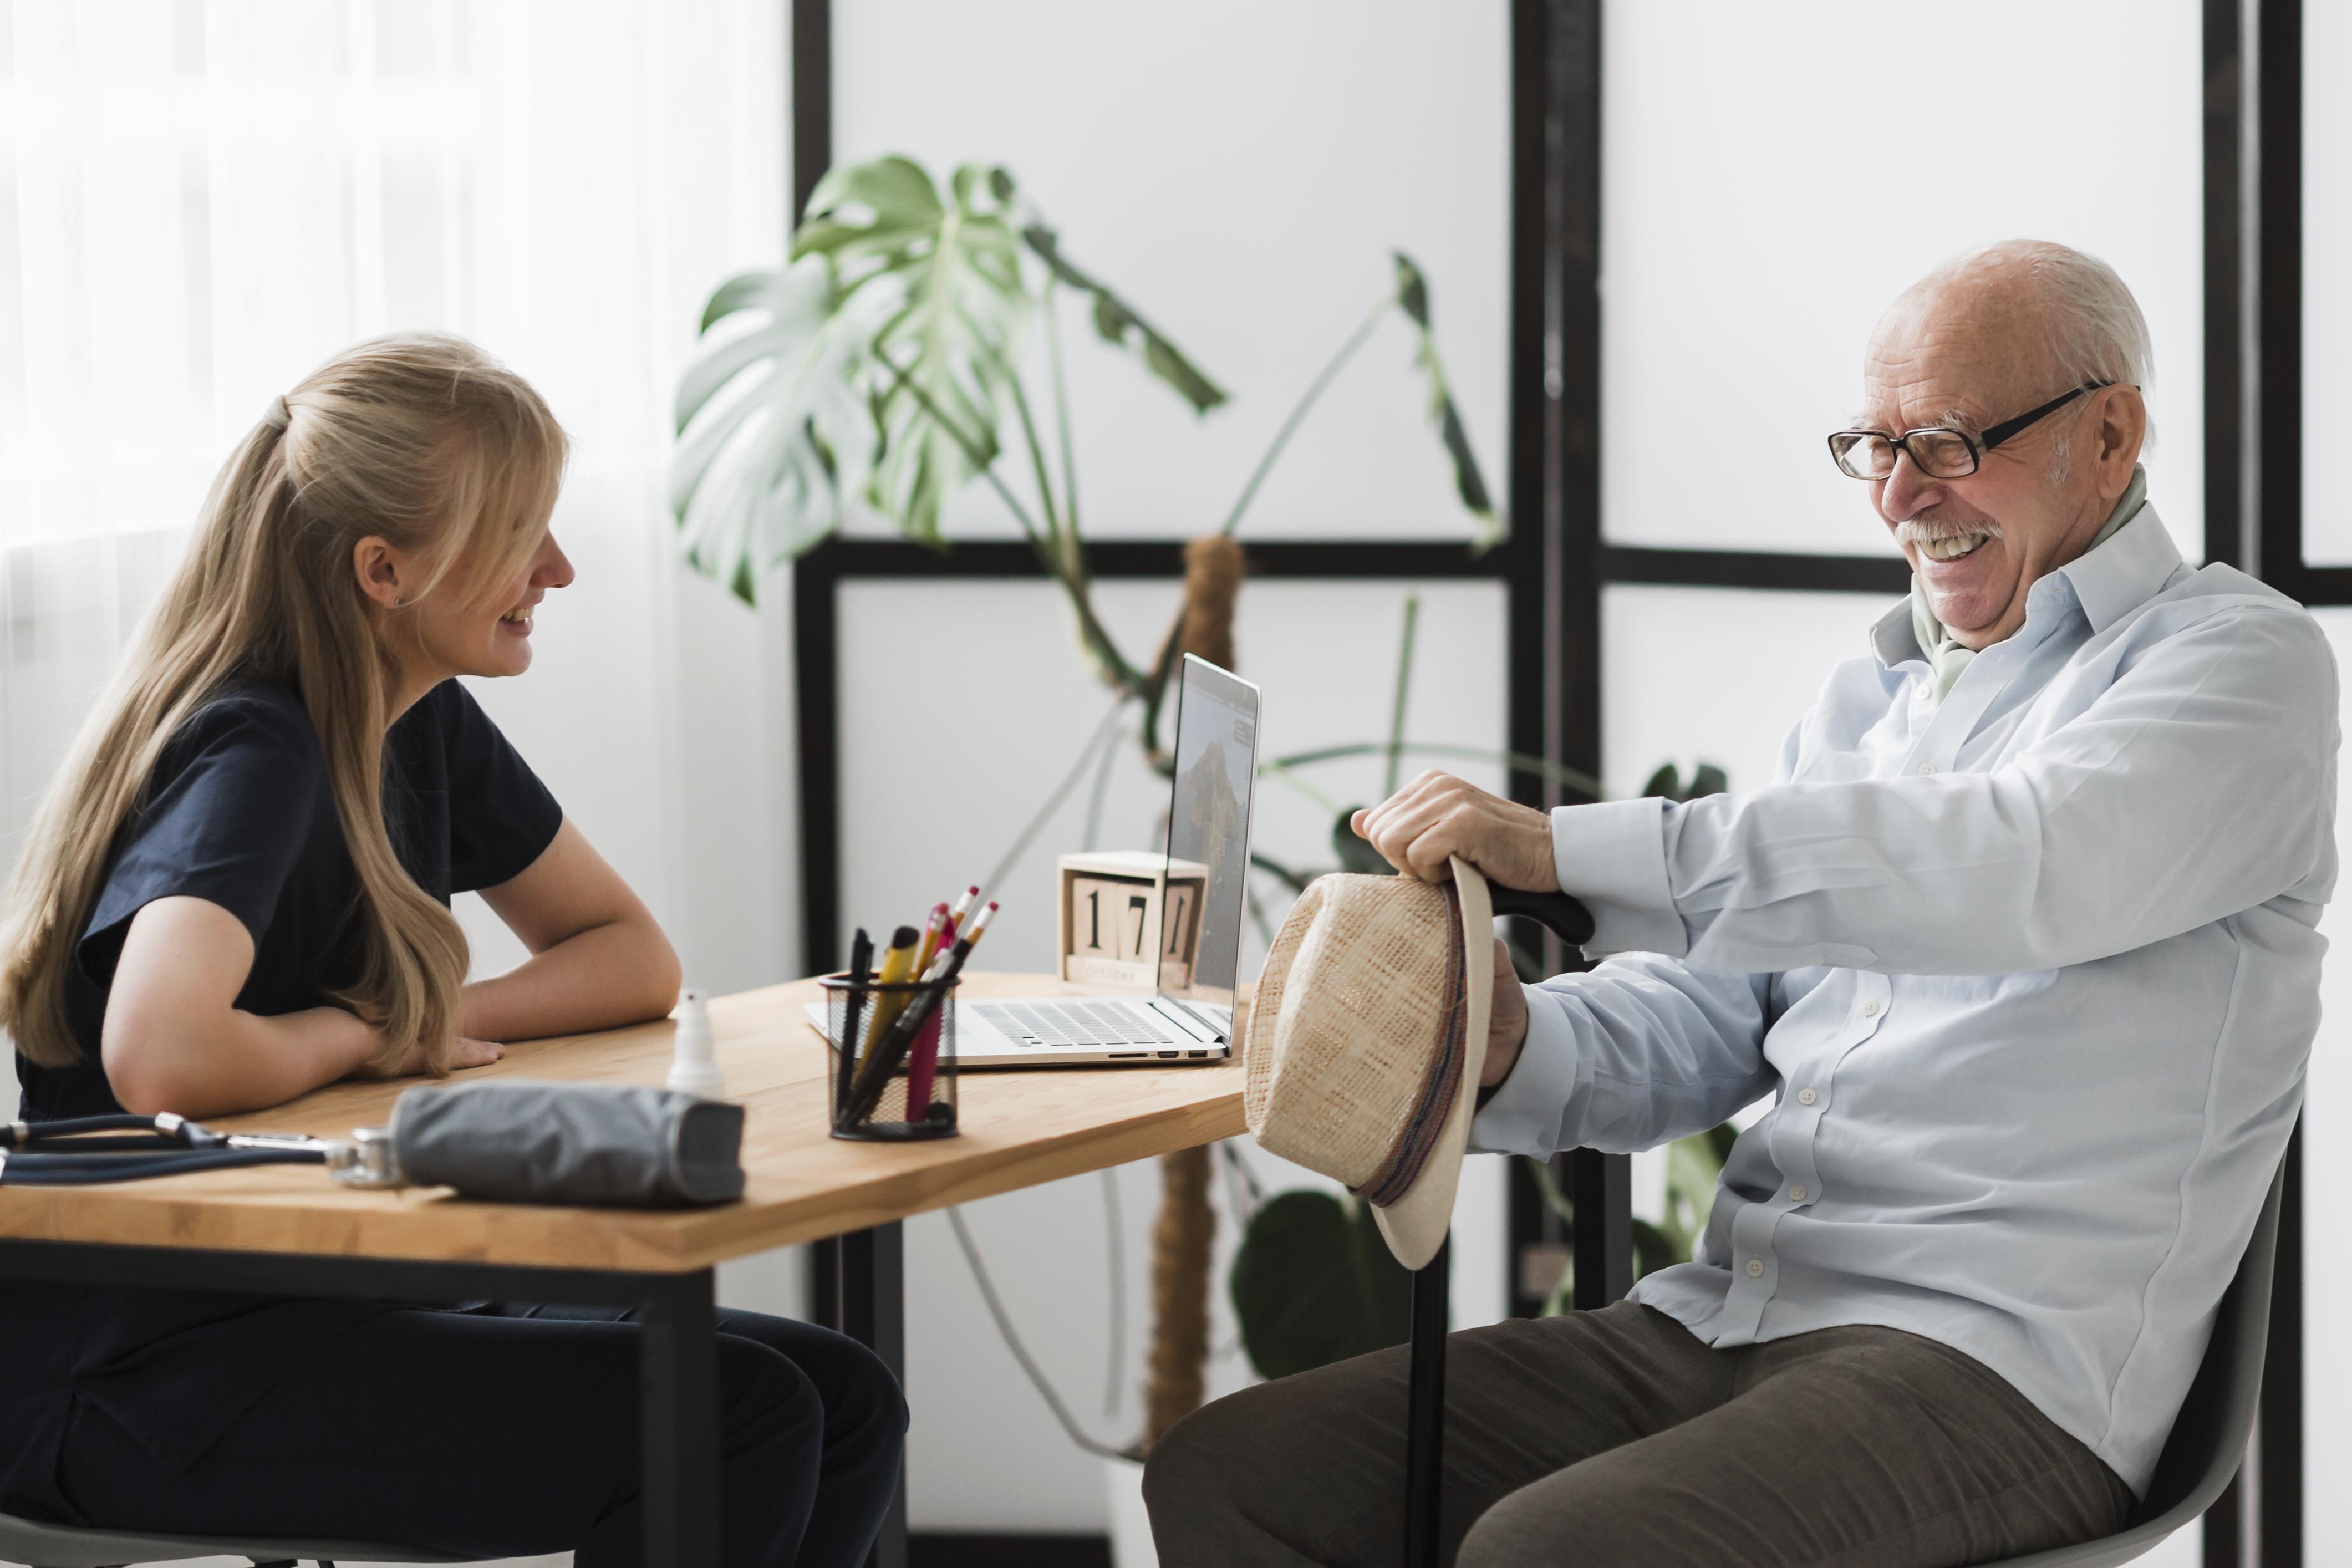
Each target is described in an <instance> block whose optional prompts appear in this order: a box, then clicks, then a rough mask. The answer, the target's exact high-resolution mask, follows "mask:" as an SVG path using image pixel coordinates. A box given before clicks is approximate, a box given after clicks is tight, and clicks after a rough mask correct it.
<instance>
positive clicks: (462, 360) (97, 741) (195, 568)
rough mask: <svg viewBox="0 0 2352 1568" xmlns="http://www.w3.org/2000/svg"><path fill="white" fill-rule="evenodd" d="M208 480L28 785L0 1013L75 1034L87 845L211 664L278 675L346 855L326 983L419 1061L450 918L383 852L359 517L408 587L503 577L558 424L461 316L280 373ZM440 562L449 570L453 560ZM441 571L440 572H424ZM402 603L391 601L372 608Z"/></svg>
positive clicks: (187, 710)
mask: <svg viewBox="0 0 2352 1568" xmlns="http://www.w3.org/2000/svg"><path fill="white" fill-rule="evenodd" d="M284 402H285V408H284V411H283V416H282V424H281V416H280V415H279V414H278V411H277V410H276V409H274V408H273V410H272V413H271V416H269V417H268V418H265V419H264V420H263V421H262V422H261V423H260V424H258V425H257V426H255V427H254V428H253V430H252V431H251V432H250V433H249V434H247V437H245V439H244V440H243V441H242V442H241V443H239V445H238V447H237V448H236V451H235V452H234V453H233V454H231V455H230V457H229V459H228V461H227V463H226V465H224V466H223V468H221V471H220V474H219V477H218V478H216V479H215V480H214V481H213V488H212V492H211V494H210V495H209V496H207V497H206V499H205V509H204V513H203V516H202V518H201V520H200V521H199V522H198V524H197V527H196V531H195V536H194V539H193V540H192V541H191V542H190V543H189V546H188V553H187V557H186V559H185V560H184V561H183V562H182V563H181V564H180V568H179V571H178V572H177V574H174V575H173V579H172V582H171V585H170V586H169V587H167V588H166V589H165V590H164V591H163V597H162V598H161V599H160V600H159V601H158V602H157V604H156V605H155V607H154V609H153V610H152V612H151V613H150V615H149V616H148V617H147V620H146V622H145V624H144V625H143V626H142V627H141V629H140V632H139V635H138V637H137V638H136V640H135V641H134V643H133V645H132V647H131V650H130V652H129V654H128V655H127V656H126V657H125V658H124V660H123V663H122V667H121V669H120V670H119V671H118V672H117V674H116V676H115V678H114V680H113V682H112V683H111V684H110V686H109V688H108V689H107V691H106V693H105V695H104V696H103V697H102V698H101V699H100V701H99V704H98V707H97V709H96V710H94V711H93V712H92V713H91V715H90V718H89V721H88V722H87V723H86V724H85V725H84V726H83V728H82V731H81V734H80V736H79V738H78V739H77V741H76V742H75V743H74V747H73V750H72V751H71V752H69V753H68V756H67V758H66V761H65V763H64V765H63V766H62V767H60V768H59V769H58V774H57V777H56V779H55V780H54V781H53V782H52V783H51V784H50V786H49V792H48V795H47V797H46V798H45V799H44V800H43V802H42V804H41V809H40V812H39V814H38V816H36V817H35V818H34V822H33V827H32V831H31V834H30V836H29V837H28V839H27V841H26V845H25V849H24V853H23V855H22V857H21V858H19V859H18V861H17V863H16V874H15V877H14V879H13V880H12V881H11V884H10V886H9V889H8V895H7V904H6V908H5V911H0V1026H5V1028H6V1029H7V1030H8V1031H9V1033H10V1034H11V1035H13V1036H14V1037H15V1039H16V1048H17V1049H18V1050H19V1051H21V1052H23V1053H24V1055H25V1056H26V1057H27V1058H30V1059H31V1060H33V1061H35V1062H37V1063H39V1064H40V1065H42V1066H45V1067H65V1066H69V1065H71V1064H73V1063H75V1062H77V1061H79V1060H80V1059H81V1050H80V1048H79V1046H78V1045H77V1043H76V1042H75V1040H74V1037H73V1035H72V1031H71V1030H70V1028H69V1027H68V1022H67V1013H66V981H67V976H68V965H69V964H70V963H72V962H73V953H74V946H75V943H76V942H79V940H80V937H81V934H82V928H83V926H84V925H85V924H86V923H87V922H88V921H89V916H90V910H91V908H92V906H93V904H94V903H95V901H96V900H97V898H98V895H99V891H100V878H101V877H102V876H103V874H104V872H105V868H106V863H107V859H108V857H109V855H110V852H111V850H112V849H113V847H114V845H115V843H116V841H117V838H118V837H119V836H120V835H121V831H122V829H123V826H124V825H125V823H126V822H127V821H128V820H129V819H130V818H131V816H132V815H133V813H134V812H136V811H137V809H138V808H139V805H140V803H141V796H142V792H143V791H144V790H145V789H146V786H147V783H148V780H149V778H150V777H151V776H152V774H153V773H154V770H155V764H156V760H157V758H158V757H159V756H160V755H161V754H162V752H163V748H164V746H165V745H166V744H167V743H168V742H170V741H171V739H172V737H173V734H174V733H175V732H177V731H178V730H179V729H180V727H181V726H182V725H183V724H184V723H185V722H186V721H188V719H189V718H190V716H191V715H193V714H194V712H195V711H196V710H198V709H199V708H201V707H202V706H204V704H205V702H206V701H207V700H210V699H211V698H212V697H213V696H214V695H215V693H216V692H218V691H219V690H220V689H222V688H223V687H224V686H225V685H226V684H228V683H230V682H232V681H236V680H242V679H270V680H278V681H282V682H284V683H285V684H286V685H288V686H289V687H291V688H292V689H294V690H295V691H297V692H298V693H299V694H300V696H301V699H302V703H303V706H304V707H305V708H307V709H308V710H310V722H311V723H312V724H313V725H314V726H316V728H317V730H318V731H319V740H320V745H321V746H322V747H323V748H324V750H325V752H326V761H327V776H328V780H329V783H330V785H331V789H332V791H333V795H334V801H335V809H336V812H337V814H338V816H340V817H341V822H342V829H343V839H344V842H345V843H346V844H347V845H348V846H349V847H350V850H351V857H352V866H353V867H354V868H356V869H357V871H358V873H359V876H358V881H359V910H358V914H359V917H360V923H361V926H362V931H363V932H364V936H365V949H366V961H365V963H364V965H363V967H362V972H361V973H360V976H359V978H358V980H357V981H356V982H355V983H354V984H352V986H351V987H350V989H348V990H346V991H343V992H340V993H337V994H336V995H335V1000H337V1001H338V1002H341V1004H343V1005H346V1006H348V1007H350V1008H351V1009H352V1011H353V1012H354V1013H356V1014H358V1015H359V1016H361V1017H362V1018H364V1019H366V1020H367V1021H368V1022H370V1023H372V1024H374V1025H377V1026H380V1027H381V1028H382V1029H383V1040H384V1043H383V1048H382V1051H381V1052H380V1054H379V1057H378V1062H379V1064H381V1065H390V1064H392V1063H394V1062H397V1061H399V1060H400V1059H402V1058H404V1057H405V1056H406V1055H407V1054H408V1053H409V1051H410V1050H411V1049H412V1048H413V1047H415V1046H416V1045H417V1044H418V1043H419V1042H422V1043H423V1045H424V1047H425V1060H426V1062H427V1063H428V1064H429V1065H430V1067H431V1068H432V1069H433V1070H434V1071H435V1072H436V1073H438V1072H444V1071H446V1069H447V1060H448V1056H449V1050H450V1047H451V1045H452V1043H453V1042H454V1040H455V1038H456V1035H457V994H458V987H459V986H460V985H461V984H463V983H464V981H465V977H466V965H467V953H466V938H465V934H464V933H463V932H462V931H460V930H459V929H458V926H457V921H456V919H455V918H454V917H453V916H452V915H451V914H450V912H449V910H447V909H446V908H445V907H444V906H443V905H442V904H441V903H440V902H439V901H437V900H436V899H434V897H433V896H432V895H431V894H429V893H427V892H425V889H422V888H420V887H419V886H417V883H416V880H415V878H413V877H411V876H410V875H409V873H408V871H407V869H406V868H404V867H403V866H402V865H401V863H400V860H399V858H398V857H397V856H395V855H394V852H393V847H392V842H391V839H390V838H389V837H387V835H386V833H385V828H384V817H383V739H384V731H385V730H386V729H387V727H388V726H389V723H390V721H391V716H392V715H391V704H392V701H393V697H394V691H395V689H396V686H395V682H396V679H397V675H398V665H397V663H396V662H395V660H394V657H393V655H392V653H391V651H390V650H389V648H388V647H386V645H385V643H384V641H383V637H381V636H380V635H379V633H378V630H377V626H376V622H377V620H378V618H379V617H380V616H381V615H382V612H380V611H377V610H376V609H375V606H374V605H373V601H371V600H370V599H369V598H368V597H367V595H365V594H364V593H363V592H362V589H361V587H360V585H359V581H358V577H357V574H356V570H355V567H354V565H353V559H352V557H353V551H354V549H355V547H356V546H357V545H358V543H359V542H360V541H362V539H365V538H367V537H368V536H370V535H372V534H373V535H378V536H381V537H382V538H383V539H384V540H385V541H386V542H389V543H391V544H393V545H394V546H396V547H398V548H400V549H402V550H404V551H411V552H416V553H417V554H418V555H419V556H420V557H421V558H422V559H424V560H425V561H426V562H428V563H430V565H429V567H428V571H427V575H426V580H425V582H424V583H422V584H415V585H406V584H404V586H405V587H406V588H407V592H406V595H405V604H406V605H407V606H410V607H413V606H415V604H416V603H417V601H418V600H419V599H420V598H422V597H424V596H425V595H428V594H431V593H434V592H436V591H446V592H452V593H458V594H464V595H469V596H482V595H488V594H494V593H496V592H498V591H499V589H501V588H502V587H504V586H505V585H506V584H508V583H509V581H510V580H511V576H512V574H513V573H514V572H516V571H517V570H519V569H520V566H521V565H522V563H524V562H525V561H527V560H528V559H529V558H530V555H531V554H532V552H535V551H536V550H537V549H538V547H539V543H540V541H541V538H542V537H543V534H544V531H545V529H546V523H547V519H548V515H549V513H550V512H551V510H553V507H554V504H555V492H556V488H557V486H558V484H559V483H560V481H561V479H562V468H563V462H564V457H565V447H566V443H565V440H564V436H563V431H562V427H561V426H558V425H557V424H556V422H555V418H554V416H552V415H551V414H550V413H549V412H548V409H547V405H546V404H544V403H543V402H541V400H540V397H539V395H538V394H537V393H535V392H533V391H532V390H531V389H530V386H529V385H528V384H526V383H525V382H524V381H523V380H522V378H521V377H520V376H518V375H516V374H514V373H512V372H511V371H509V370H507V369H506V368H505V367H504V366H502V365H500V364H499V363H497V362H496V361H494V360H492V359H491V358H490V357H489V356H488V355H487V354H485V353H482V351H481V350H479V349H478V348H476V347H475V346H474V345H473V344H471V343H469V342H466V341H465V340H464V339H462V338H455V337H446V336H440V335H435V334H408V335H401V336H394V337H385V338H377V339H374V340H373V341H371V342H363V343H361V344H359V345H358V346H356V347H354V348H352V349H350V350H348V351H346V352H345V353H341V354H339V355H337V356H336V357H335V358H334V359H332V360H331V361H330V362H328V363H326V364H324V365H322V366H320V368H319V369H318V370H317V371H315V372H314V373H312V374H310V376H309V377H308V378H307V379H305V380H304V381H303V382H302V383H301V384H300V385H299V386H297V387H295V388H294V390H293V391H291V392H289V393H288V394H287V395H286V396H285V399H284ZM461 558H463V559H464V560H465V561H466V563H467V570H466V571H465V573H464V574H463V577H462V578H452V577H451V576H450V573H451V570H452V568H453V567H455V566H457V563H459V561H460V559H461ZM445 583H446V588H445V586H444V585H445ZM402 613H404V612H402V611H398V610H395V611H394V612H392V614H393V615H395V616H396V615H399V614H402Z"/></svg>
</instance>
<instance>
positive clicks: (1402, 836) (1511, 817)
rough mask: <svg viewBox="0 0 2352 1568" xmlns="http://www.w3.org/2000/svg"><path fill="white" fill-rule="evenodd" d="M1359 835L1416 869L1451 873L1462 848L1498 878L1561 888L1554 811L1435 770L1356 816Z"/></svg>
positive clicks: (1427, 874)
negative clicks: (1449, 861)
mask: <svg viewBox="0 0 2352 1568" xmlns="http://www.w3.org/2000/svg"><path fill="white" fill-rule="evenodd" d="M1349 826H1351V827H1353V828H1354V829H1355V830H1356V836H1357V837H1360V838H1362V839H1364V840H1365V841H1367V842H1368V843H1370V845H1371V847H1373V848H1375V849H1377V850H1379V851H1380V852H1381V855H1382V856H1384V857H1386V858H1387V860H1388V863H1389V864H1390V865H1391V866H1394V867H1395V868H1397V869H1398V870H1400V871H1402V872H1403V873H1404V874H1405V875H1406V876H1408V877H1418V878H1420V879H1422V880H1423V881H1424V882H1437V881H1443V880H1444V878H1445V860H1446V857H1448V856H1449V855H1459V856H1461V857H1462V858H1464V859H1465V860H1467V861H1469V862H1470V864H1472V865H1473V866H1475V867H1477V868H1478V869H1479V870H1481V871H1483V872H1485V873H1486V879H1487V880H1488V881H1490V882H1500V883H1501V884H1502V885H1503V886H1504V887H1506V888H1517V889H1521V890H1523V891H1526V892H1530V893H1556V892H1558V891H1559V870H1558V869H1557V868H1556V866H1555V863H1554V862H1553V860H1552V850H1551V817H1550V816H1549V814H1548V813H1546V812H1542V811H1538V810H1537V809H1536V808H1535V807H1534V806H1531V805H1520V804H1519V803H1518V802H1517V801H1513V800H1505V799H1504V798H1503V797H1502V796H1500V795H1489V794H1487V793H1486V791H1485V790H1483V789H1480V788H1478V787H1477V786H1476V785H1475V784H1465V783H1464V782H1463V781H1462V780H1460V779H1457V778H1455V777H1454V775H1453V774H1451V773H1438V772H1436V771H1434V770H1432V771H1431V772H1429V773H1423V774H1422V775H1421V776H1420V777H1419V778H1417V779H1415V780H1413V781H1412V783H1411V784H1407V785H1405V786H1404V788H1402V789H1401V790H1399V791H1397V792H1396V794H1394V795H1391V796H1389V798H1388V799H1386V800H1384V801H1382V802H1381V804H1380V805H1373V806H1367V807H1365V808H1364V809H1363V810H1361V811H1359V812H1358V813H1356V815H1355V816H1352V817H1350V818H1349Z"/></svg>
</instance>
